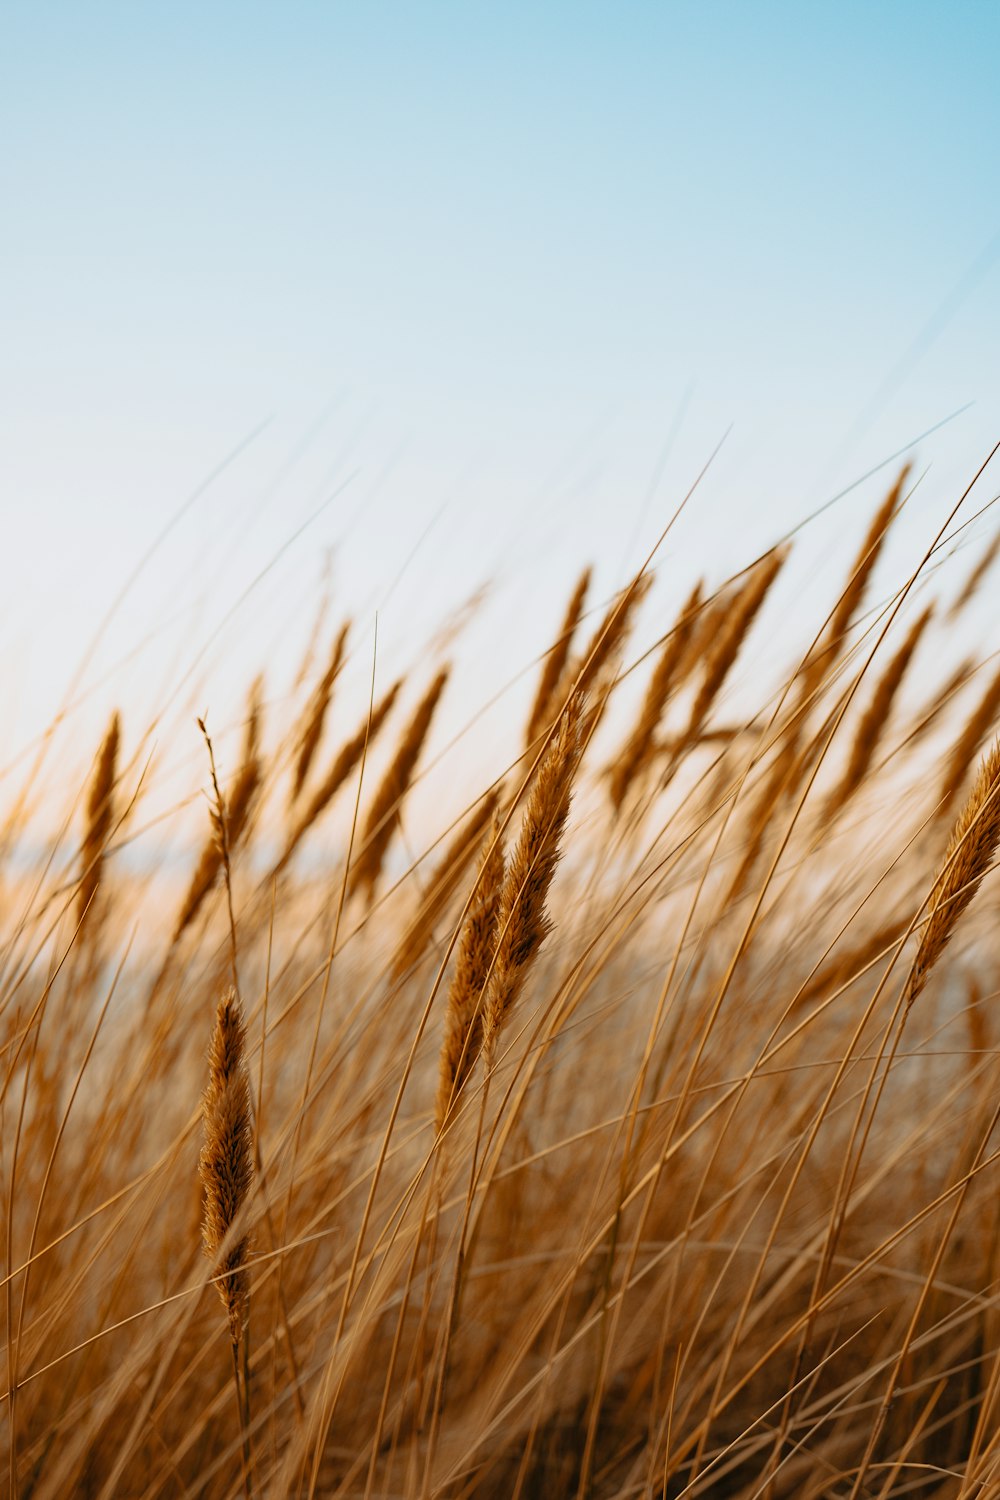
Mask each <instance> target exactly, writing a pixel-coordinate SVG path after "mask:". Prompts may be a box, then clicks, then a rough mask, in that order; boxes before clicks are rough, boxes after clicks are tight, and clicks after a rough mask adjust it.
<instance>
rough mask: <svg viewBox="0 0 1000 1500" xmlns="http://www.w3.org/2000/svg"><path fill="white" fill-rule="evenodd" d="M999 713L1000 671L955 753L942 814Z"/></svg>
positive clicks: (946, 775)
mask: <svg viewBox="0 0 1000 1500" xmlns="http://www.w3.org/2000/svg"><path fill="white" fill-rule="evenodd" d="M998 713H1000V671H997V672H996V673H995V674H994V676H993V677H992V678H991V679H990V681H989V683H988V684H987V687H986V691H985V693H984V694H983V696H982V698H980V700H979V702H978V703H977V705H976V707H975V709H974V710H973V712H972V714H971V716H970V718H969V720H968V722H967V723H966V726H965V728H964V729H963V730H962V733H961V734H960V735H959V737H958V740H957V742H956V744H955V748H954V750H953V751H952V753H951V755H950V757H949V759H948V764H947V766H946V767H945V773H944V776H943V777H942V780H941V790H940V792H939V793H938V797H939V801H940V803H941V808H940V811H941V812H942V813H943V812H946V811H947V810H948V808H949V807H950V806H951V804H952V803H953V802H954V800H955V798H956V797H957V796H958V793H959V791H960V790H961V788H962V783H963V782H964V781H965V777H966V773H967V771H968V769H969V767H970V765H971V764H972V762H973V760H974V758H975V755H976V751H977V750H978V749H979V747H980V745H981V744H982V742H983V740H984V739H985V738H986V736H987V734H989V732H990V731H991V730H992V729H993V727H994V725H995V724H996V720H997V714H998Z"/></svg>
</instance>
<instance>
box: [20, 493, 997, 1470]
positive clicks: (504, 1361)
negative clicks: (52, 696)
mask: <svg viewBox="0 0 1000 1500" xmlns="http://www.w3.org/2000/svg"><path fill="white" fill-rule="evenodd" d="M984 467H985V466H984ZM980 473H981V471H980ZM976 479H977V480H978V479H979V474H977V475H976ZM974 483H975V482H974ZM914 484H915V480H914V476H913V474H912V473H911V471H910V470H909V469H908V468H904V469H903V470H902V471H901V472H899V473H898V475H897V476H896V478H895V481H894V482H893V483H892V484H891V486H890V487H889V488H888V492H887V493H885V494H884V496H883V497H881V498H880V499H879V501H878V502H877V504H876V505H875V506H874V508H873V510H872V514H871V517H870V521H869V523H868V525H867V527H866V528H862V530H861V533H860V534H859V535H857V536H856V537H855V538H853V540H852V545H853V547H854V561H853V563H852V565H851V568H850V571H849V574H848V576H847V577H846V578H841V579H839V580H827V582H828V583H829V587H828V588H827V590H826V594H825V595H824V593H823V590H822V589H819V588H817V589H814V590H813V591H812V592H811V594H810V599H813V598H815V601H816V602H815V604H812V603H810V606H809V608H810V610H811V611H812V618H811V624H810V628H809V629H808V630H807V631H806V633H805V634H804V635H803V636H802V637H801V638H799V639H794V640H793V639H790V638H787V637H786V636H785V635H783V634H780V633H779V632H778V631H777V629H776V624H775V615H774V613H773V604H774V594H773V592H772V591H773V589H774V588H775V587H776V586H777V584H778V581H779V580H782V581H783V580H784V579H785V578H786V577H787V576H789V574H790V570H793V569H794V568H795V566H796V552H795V544H794V541H791V542H782V543H780V544H776V545H775V546H774V547H772V548H771V549H770V550H769V551H767V552H766V553H765V554H764V555H762V556H759V557H751V558H748V559H747V560H746V566H745V567H744V568H743V569H742V570H741V571H740V572H738V573H736V574H735V575H733V576H730V577H718V576H713V571H712V566H711V559H710V558H709V559H707V560H706V566H705V568H704V577H703V578H702V579H701V580H700V581H696V580H695V579H694V578H691V579H690V580H689V584H688V588H687V590H686V591H685V592H684V593H682V594H681V595H679V596H678V597H675V598H672V597H668V594H667V592H666V591H665V589H664V588H663V586H662V584H661V581H660V579H659V578H658V576H657V569H658V565H659V560H660V556H659V552H654V553H653V554H652V555H651V557H650V559H649V560H648V563H647V564H646V565H644V566H643V567H642V568H641V569H639V570H638V571H637V572H636V574H635V576H634V577H633V578H632V579H631V581H630V582H629V583H628V585H627V586H626V587H625V588H624V589H623V590H621V591H619V592H617V593H615V594H614V595H612V596H611V597H610V598H601V597H598V596H597V595H596V594H595V591H594V587H593V581H592V579H591V577H590V575H589V573H584V575H583V576H582V577H581V578H580V579H579V580H578V581H577V582H575V583H574V582H573V580H568V583H569V587H568V588H566V589H565V591H564V590H563V584H562V583H560V587H559V590H558V591H556V590H554V591H553V597H552V599H551V600H549V601H547V603H546V605H545V619H549V618H551V620H552V621H553V622H554V623H555V626H556V628H555V632H554V634H553V632H552V631H551V630H549V631H548V635H549V639H548V640H541V639H540V640H539V652H540V654H539V657H538V659H537V660H536V661H535V662H533V663H531V665H530V669H529V670H530V673H531V682H532V701H531V703H530V710H529V712H528V714H527V715H526V716H525V717H523V718H522V719H519V721H518V722H516V723H511V724H510V725H509V726H508V727H509V741H510V746H511V747H512V751H511V753H510V754H509V755H507V754H505V758H504V762H503V765H502V767H501V768H500V770H499V774H494V772H493V770H492V769H491V770H490V773H489V774H488V775H487V776H485V777H484V778H483V779H482V782H481V785H479V787H478V790H477V792H476V794H475V795H474V796H473V797H471V798H463V800H462V801H461V802H460V803H458V804H449V803H448V802H447V801H446V799H436V802H435V807H434V809H433V817H434V818H435V819H436V824H435V826H433V827H432V831H431V833H430V836H429V837H427V836H425V834H424V829H425V826H426V825H427V821H428V819H427V813H426V808H425V813H424V816H423V817H422V818H421V819H420V820H418V821H416V822H414V823H412V824H411V822H410V820H409V818H408V809H409V807H410V803H411V800H412V798H413V797H414V795H415V794H416V793H417V792H419V789H420V784H421V781H422V779H423V778H424V777H425V776H426V774H427V770H428V767H430V766H438V765H440V766H442V767H444V768H445V770H446V771H448V769H449V768H453V767H454V768H455V775H454V781H455V785H461V786H463V787H464V786H465V785H468V784H470V781H471V780H474V778H475V776H476V774H477V767H476V766H475V765H469V764H468V763H462V757H463V755H464V753H465V752H464V749H463V741H462V739H461V737H459V738H458V739H457V740H449V739H448V738H447V737H446V736H444V735H442V734H441V733H440V732H439V725H440V710H441V705H442V703H444V702H446V701H447V698H448V694H449V691H450V690H451V689H452V688H453V685H454V679H453V675H452V673H451V670H450V669H451V666H452V658H453V656H460V655H461V651H462V636H461V634H460V633H459V634H458V636H457V638H455V639H453V640H447V641H446V652H447V654H445V650H443V649H440V647H441V642H440V641H439V642H437V643H430V644H428V646H427V648H426V650H424V651H423V652H422V653H421V654H420V656H419V658H418V664H417V666H415V667H414V668H413V670H412V671H411V672H409V673H408V674H406V675H405V676H404V677H403V678H402V679H400V680H398V681H391V682H390V681H387V680H383V677H382V674H381V673H380V670H379V664H378V659H377V656H373V655H372V654H371V641H370V638H369V637H368V636H367V635H366V634H365V632H364V631H362V629H361V627H360V626H358V625H357V624H356V623H355V624H352V623H350V622H348V621H345V620H343V619H335V618H333V619H330V620H329V621H328V622H326V624H325V625H324V628H323V635H322V646H321V649H320V650H319V651H318V652H316V653H313V656H312V658H311V659H310V660H309V661H308V662H306V663H304V664H303V667H302V669H301V671H300V672H299V674H298V676H297V678H296V680H295V682H293V683H291V684H289V683H282V684H275V683H273V682H270V681H268V679H267V675H266V673H265V674H264V675H263V677H262V678H261V679H259V680H257V681H255V682H254V683H253V685H251V686H250V687H249V688H248V691H247V696H246V708H245V712H244V713H243V714H242V715H241V720H240V723H239V725H238V726H227V727H228V728H229V729H232V730H233V731H234V732H233V733H229V734H226V735H223V736H221V737H220V735H219V734H218V733H217V729H216V726H215V724H214V723H213V722H212V720H211V717H210V716H209V717H207V718H206V719H204V720H202V721H201V722H200V723H199V724H198V725H197V726H195V725H194V724H192V725H191V730H190V739H191V744H192V746H193V747H194V752H195V753H193V755H192V759H191V761H190V785H189V787H188V788H187V790H186V795H187V793H189V794H191V795H201V796H202V801H203V803H204V807H203V809H202V811H201V812H200V814H199V817H200V823H199V824H198V825H197V826H198V827H199V829H200V833H199V837H200V839H201V845H200V847H195V848H192V849H191V850H190V858H189V861H188V865H187V868H186V869H185V870H184V872H183V874H182V878H179V879H178V878H172V877H171V875H170V873H169V872H163V871H159V870H157V869H156V868H154V867H151V866H150V867H147V868H143V867H142V866H141V864H138V865H137V864H136V863H135V862H134V860H133V862H132V863H128V861H127V860H126V859H125V857H124V855H125V853H126V852H127V851H128V850H129V849H131V848H133V846H134V845H135V842H136V840H137V838H138V835H139V832H140V831H141V826H142V822H143V817H144V807H145V804H146V799H147V798H148V796H149V794H150V787H151V785H152V784H155V779H156V765H155V759H154V760H153V763H152V765H150V757H149V747H148V743H147V740H146V738H145V731H144V728H143V726H140V725H136V724H134V723H130V720H129V711H128V704H127V703H124V704H117V705H116V704H112V703H108V704H107V726H108V727H107V731H106V734H105V735H104V737H103V739H102V740H101V742H100V743H99V744H95V745H93V746H92V747H88V748H87V749H86V752H85V754H84V753H83V752H81V753H82V754H83V760H82V762H81V773H80V777H79V779H78V782H77V783H75V784H66V783H59V784H56V785H50V784H48V783H47V782H46V779H45V768H44V764H43V761H42V758H41V755H40V756H39V759H38V760H37V761H36V762H34V763H32V764H30V765H28V766H20V767H19V768H18V770H17V774H16V775H9V776H7V777H6V778H5V781H4V783H3V786H4V787H5V788H6V791H5V797H6V802H5V806H4V809H3V823H2V828H3V838H2V846H0V852H2V861H3V864H2V875H0V879H2V881H3V887H2V888H3V929H2V939H0V941H2V950H0V952H2V963H0V1046H2V1054H0V1055H2V1059H3V1066H2V1130H0V1183H2V1203H3V1224H4V1266H3V1300H2V1312H0V1316H2V1318H3V1324H4V1343H5V1348H6V1357H5V1369H4V1374H3V1385H4V1409H3V1413H2V1416H0V1431H2V1433H3V1448H4V1452H3V1455H2V1460H3V1473H4V1475H5V1478H6V1482H7V1484H8V1486H9V1493H10V1494H11V1495H12V1496H15V1495H16V1496H32V1497H38V1500H42V1497H48V1500H63V1497H66V1496H70V1495H80V1496H93V1497H95V1500H96V1497H99V1500H111V1497H115V1496H144V1497H163V1500H169V1497H178V1500H180V1497H196V1496H199V1497H200V1496H204V1497H213V1500H214V1497H218V1500H225V1497H233V1496H241V1495H246V1496H259V1497H263V1496H274V1497H284V1496H289V1497H291V1496H295V1497H306V1496H309V1497H311V1496H322V1497H331V1500H332V1497H341V1496H342V1497H357V1500H360V1497H366V1500H367V1497H375V1496H385V1497H408V1500H409V1497H412V1500H429V1497H445V1496H447V1497H454V1500H465V1497H470V1500H471V1497H503V1500H507V1497H516V1500H529V1497H539V1500H541V1497H557V1500H559V1497H579V1500H584V1497H593V1500H626V1497H648V1500H654V1497H663V1500H666V1497H673V1500H676V1497H680V1496H688V1495H690V1496H712V1495H721V1496H739V1497H743V1500H754V1497H762V1500H763V1497H768V1500H776V1497H779V1496H800V1497H804V1500H818V1497H821V1496H837V1497H843V1500H849V1497H850V1500H857V1497H861V1496H866V1497H886V1496H896V1495H918V1496H927V1497H955V1500H958V1497H962V1500H967V1497H972V1496H976V1497H987V1496H1000V1422H998V1418H1000V1195H998V1192H997V1184H998V1172H1000V1158H998V1152H1000V1134H998V1132H997V1130H996V1126H997V1119H998V1115H1000V1089H998V1086H997V1085H998V1074H997V1043H996V1037H997V1022H996V1020H995V1018H994V1012H995V1003H996V995H997V991H998V988H1000V967H998V957H997V946H996V931H997V895H996V885H995V880H994V879H993V875H992V870H993V865H994V861H995V858H996V851H997V845H998V842H1000V750H998V748H997V744H996V740H995V734H996V730H997V724H998V719H1000V671H998V667H997V660H996V657H995V656H992V655H991V654H990V652H991V651H992V650H993V646H992V645H991V644H990V643H987V646H986V649H985V650H984V651H982V652H980V654H979V655H977V656H976V657H974V658H972V659H964V658H962V656H961V652H960V651H959V650H958V649H957V646H956V644H955V643H956V641H959V640H961V638H962V637H961V627H962V622H963V620H964V619H965V618H966V615H967V612H968V609H969V607H970V605H971V602H972V601H973V600H975V599H979V600H981V599H982V598H983V596H984V594H985V593H986V592H987V591H988V590H989V589H990V588H991V587H994V586H995V577H994V575H993V573H992V572H991V569H992V567H993V564H994V562H995V559H996V556H997V553H998V550H1000V543H998V541H997V540H991V537H990V533H989V526H990V524H991V523H990V521H989V520H988V519H987V522H986V529H985V530H984V529H983V527H982V525H980V527H979V529H978V530H976V531H975V532H974V533H973V543H974V545H972V546H965V545H957V544H958V543H962V542H963V539H964V540H965V541H967V540H968V534H967V532H966V529H965V528H966V526H967V523H968V520H969V517H970V515H972V513H973V512H976V514H977V515H978V513H979V510H980V509H982V507H983V506H984V504H985V503H986V499H987V498H988V497H985V487H984V486H983V485H982V484H981V483H979V484H975V487H974V484H970V486H969V489H968V491H967V492H966V493H964V494H962V495H961V496H959V495H956V496H955V497H954V499H953V501H952V503H951V505H950V506H949V507H946V508H945V509H944V511H943V512H942V514H940V515H938V516H937V517H936V518H935V524H934V526H933V528H932V529H931V531H930V533H929V534H928V535H927V537H926V538H925V545H924V546H923V548H922V550H921V552H920V555H919V556H917V557H916V558H915V559H914V561H913V566H912V567H911V568H910V569H909V571H907V572H906V574H905V576H903V577H893V576H892V573H891V570H890V569H888V568H887V566H886V547H887V541H888V540H889V539H891V536H892V528H893V526H894V525H895V523H896V518H897V517H898V516H899V515H900V513H901V512H902V511H903V510H904V509H905V507H906V505H907V502H908V500H909V497H910V495H911V493H912V489H913V487H914ZM981 492H982V493H981ZM984 497H985V498H984ZM558 595H561V597H559V596H558ZM539 607H540V610H541V606H539ZM540 619H541V615H540ZM762 638H766V639H768V641H769V642H770V647H771V650H772V653H773V652H774V651H777V653H778V654H779V655H780V656H781V657H782V665H781V669H780V673H779V675H778V678H777V680H776V681H775V680H773V679H772V678H768V677H767V675H766V674H764V673H762V672H760V671H758V670H757V668H756V666H755V663H756V662H757V661H758V655H757V654H756V653H757V648H758V646H759V643H760V641H761V639H762ZM352 653H353V654H354V659H355V660H359V659H360V660H362V661H363V660H367V659H368V658H369V657H371V663H372V665H371V669H370V671H369V669H368V668H367V667H366V668H365V669H364V671H365V673H367V678H368V681H367V687H366V688H365V690H363V691H362V692H361V693H357V692H355V691H354V687H352V688H350V689H348V688H345V686H344V682H345V675H344V664H345V662H346V661H347V660H348V659H349V658H350V657H352ZM508 666H509V669H510V672H511V674H514V673H517V672H518V671H520V670H521V669H522V668H523V667H524V663H522V662H517V661H514V662H510V663H508ZM356 684H357V679H356V680H355V684H354V686H355V687H356ZM501 687H502V684H500V683H498V684H497V689H498V690H499V689H500V688H501ZM275 704H277V705H278V708H277V709H276V708H275V706H274V705H275ZM87 761H91V764H90V766H89V769H87V765H86V762H87ZM456 762H459V763H461V764H460V765H458V766H457V767H456ZM53 809H55V812H54V813H53ZM43 812H44V814H45V816H46V817H47V818H48V819H49V822H48V823H46V824H45V827H46V829H48V828H49V827H50V825H51V820H52V817H53V816H55V817H56V819H57V825H58V826H57V828H56V831H55V832H46V833H45V835H44V837H43V836H42V835H41V834H40V833H39V832H38V820H39V819H40V818H42V815H43ZM140 843H141V840H140Z"/></svg>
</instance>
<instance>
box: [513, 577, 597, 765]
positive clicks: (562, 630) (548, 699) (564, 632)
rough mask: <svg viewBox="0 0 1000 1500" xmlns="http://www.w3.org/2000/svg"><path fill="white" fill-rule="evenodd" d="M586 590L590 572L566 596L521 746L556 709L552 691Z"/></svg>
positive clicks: (530, 741)
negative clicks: (560, 622)
mask: <svg viewBox="0 0 1000 1500" xmlns="http://www.w3.org/2000/svg"><path fill="white" fill-rule="evenodd" d="M589 587H590V569H589V568H584V570H583V572H582V573H581V574H580V577H579V578H578V579H577V584H576V588H575V589H574V590H573V593H572V595H571V596H570V601H569V604H568V605H567V606H566V613H565V615H564V616H563V621H562V624H561V626H560V627H559V634H558V635H557V637H556V640H555V644H554V645H553V646H552V648H551V650H550V651H549V653H548V655H547V656H546V658H545V665H544V666H543V667H542V675H541V677H540V679H539V682H538V691H537V692H536V693H535V701H534V703H533V704H532V706H531V713H530V714H529V715H528V727H527V730H526V731H525V736H524V742H525V745H533V744H534V742H535V740H536V739H537V738H538V736H539V735H540V734H541V733H542V731H543V730H544V729H545V728H546V727H547V717H546V716H547V714H548V713H549V711H550V710H551V709H553V708H554V707H555V705H556V702H557V699H556V689H557V688H558V686H559V683H560V681H561V680H562V675H563V672H564V670H565V667H566V663H567V661H568V660H569V653H570V647H571V646H572V644H573V635H574V633H575V631H576V627H577V625H579V623H580V616H581V615H582V614H583V606H584V602H585V601H586V598H587V590H588V589H589Z"/></svg>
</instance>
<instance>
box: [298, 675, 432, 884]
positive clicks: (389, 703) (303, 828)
mask: <svg viewBox="0 0 1000 1500" xmlns="http://www.w3.org/2000/svg"><path fill="white" fill-rule="evenodd" d="M401 687H402V683H401V682H394V683H393V684H392V687H391V688H390V689H389V691H388V692H387V693H386V694H385V695H384V697H383V698H382V699H381V700H380V702H378V703H376V704H375V706H374V708H373V709H372V711H371V717H370V718H368V717H367V716H366V718H365V720H364V723H363V724H362V725H361V726H360V728H359V729H358V731H357V733H356V734H354V735H352V737H351V738H350V739H349V740H348V741H347V743H346V744H345V745H342V746H341V748H340V750H339V751H338V752H337V755H336V756H335V757H334V761H333V765H332V766H331V767H330V769H329V771H328V772H327V774H326V776H325V777H324V778H323V780H322V781H321V782H320V784H319V786H318V787H317V788H316V790H315V792H314V793H313V795H312V797H311V798H310V800H309V803H308V805H307V806H306V808H305V810H304V811H303V813H302V815H301V817H300V818H299V821H298V822H297V823H296V825H295V827H294V828H293V829H292V832H291V834H290V835H289V838H288V843H287V844H286V845H285V852H284V853H283V854H282V856H281V859H280V860H279V861H278V868H279V869H283V868H284V866H285V865H286V864H287V863H288V861H289V860H290V859H291V857H292V855H293V853H294V852H295V850H296V848H297V847H298V845H299V843H300V841H301V840H302V838H303V837H304V836H305V834H306V833H307V832H308V830H309V829H310V828H311V827H312V825H313V824H314V823H315V821H316V819H317V818H318V817H319V816H320V814H321V813H322V812H324V811H325V810H326V808H327V807H328V805H329V804H330V803H331V802H332V801H333V798H334V797H335V796H336V794H337V792H338V791H339V790H340V788H341V787H342V786H343V784H344V782H345V781H346V780H347V778H348V776H350V774H351V772H352V771H353V770H354V767H355V766H356V765H357V764H358V761H359V760H360V759H361V757H362V755H363V754H364V752H365V745H366V744H368V745H370V744H371V743H372V741H373V740H374V738H375V736H376V735H377V734H378V732H379V730H380V729H381V728H382V725H383V724H384V723H385V721H386V719H387V718H388V717H389V715H390V713H391V712H392V708H393V704H394V703H395V702H396V698H397V697H398V696H399V690H400V688H401Z"/></svg>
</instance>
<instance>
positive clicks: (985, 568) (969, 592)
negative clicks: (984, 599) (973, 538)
mask: <svg viewBox="0 0 1000 1500" xmlns="http://www.w3.org/2000/svg"><path fill="white" fill-rule="evenodd" d="M998 553H1000V531H998V532H997V534H996V536H994V538H993V540H992V541H991V542H990V544H989V546H988V547H987V548H986V550H985V552H984V553H983V555H982V557H981V558H980V559H979V561H978V562H977V563H976V565H975V567H974V568H973V569H972V571H971V572H970V574H969V576H968V578H967V579H966V580H965V584H964V586H963V587H962V589H961V590H960V592H959V594H958V597H957V599H956V600H955V602H954V604H953V605H952V606H951V609H950V610H949V612H948V619H949V620H954V619H955V617H956V616H957V615H959V614H961V612H962V610H963V609H964V608H965V606H966V605H967V604H968V602H969V600H970V599H971V598H972V596H973V595H974V594H975V592H976V590H977V589H978V588H979V585H980V584H981V583H982V581H983V579H984V578H985V577H986V574H987V573H988V572H989V570H990V568H992V566H993V564H994V563H995V562H996V559H997V555H998Z"/></svg>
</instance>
